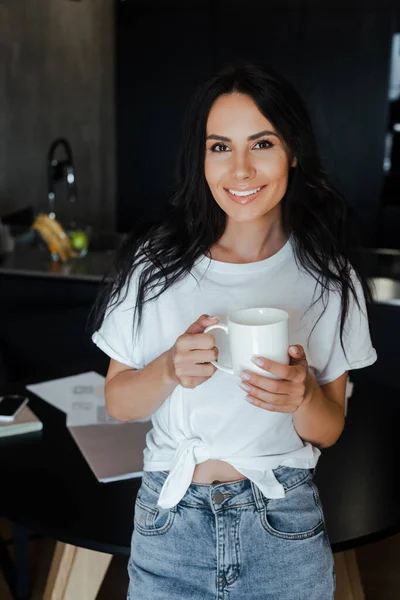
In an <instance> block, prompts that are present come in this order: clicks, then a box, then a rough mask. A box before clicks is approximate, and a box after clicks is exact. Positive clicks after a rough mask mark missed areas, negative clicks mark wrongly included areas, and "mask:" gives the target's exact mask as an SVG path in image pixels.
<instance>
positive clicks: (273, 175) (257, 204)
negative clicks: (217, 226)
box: [205, 93, 296, 222]
mask: <svg viewBox="0 0 400 600" xmlns="http://www.w3.org/2000/svg"><path fill="white" fill-rule="evenodd" d="M206 138H207V141H206V154H205V177H206V180H207V183H208V185H209V187H210V190H211V193H212V195H213V196H214V199H215V201H216V202H217V204H218V205H219V206H220V207H221V209H222V210H223V211H224V212H225V213H226V214H227V216H228V218H231V219H233V220H234V221H237V222H249V221H255V220H260V219H262V218H263V217H265V216H266V215H267V214H268V213H271V211H272V213H271V216H272V214H273V213H276V214H277V215H278V214H280V208H279V203H280V201H281V200H282V198H283V196H284V195H285V192H286V188H287V183H288V171H289V159H288V152H287V150H286V147H285V145H284V142H283V140H282V139H281V138H280V136H279V135H278V133H277V132H276V130H275V128H274V127H273V126H272V124H271V123H270V122H269V121H268V119H266V118H265V117H264V115H263V114H262V113H261V112H260V111H259V109H258V107H257V105H256V104H255V103H254V101H253V100H252V99H251V98H250V97H249V96H246V95H244V94H239V93H232V94H225V95H223V96H220V97H219V98H218V99H217V100H216V101H215V102H214V104H213V105H212V107H211V110H210V113H209V115H208V120H207V134H206ZM295 164H296V162H295V159H294V161H293V162H292V166H295Z"/></svg>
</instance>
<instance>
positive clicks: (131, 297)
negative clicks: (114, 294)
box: [92, 272, 144, 369]
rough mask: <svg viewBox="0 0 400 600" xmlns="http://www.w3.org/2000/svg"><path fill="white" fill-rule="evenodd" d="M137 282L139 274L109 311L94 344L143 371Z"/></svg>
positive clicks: (116, 358)
mask: <svg viewBox="0 0 400 600" xmlns="http://www.w3.org/2000/svg"><path fill="white" fill-rule="evenodd" d="M137 281H138V275H137V274H136V272H134V274H133V275H132V277H131V280H130V282H129V284H128V285H127V288H125V289H124V290H122V292H121V296H120V300H119V301H118V302H116V303H114V304H112V305H111V306H109V307H108V308H107V310H106V313H105V316H104V319H103V322H102V324H101V327H100V328H99V329H98V330H97V331H96V332H95V333H94V334H93V336H92V341H93V342H94V343H95V344H96V346H98V347H99V348H100V350H102V351H103V352H105V354H107V356H109V357H110V358H112V359H114V360H117V361H118V362H120V363H122V364H124V365H127V366H128V367H132V368H134V369H142V368H143V367H144V364H143V347H142V336H141V333H140V330H139V331H137V324H136V323H135V322H134V318H135V305H136V298H137ZM121 299H122V301H121Z"/></svg>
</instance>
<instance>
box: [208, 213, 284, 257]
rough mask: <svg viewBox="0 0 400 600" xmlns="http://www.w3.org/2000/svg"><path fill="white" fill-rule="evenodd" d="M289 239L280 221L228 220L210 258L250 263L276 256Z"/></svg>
mask: <svg viewBox="0 0 400 600" xmlns="http://www.w3.org/2000/svg"><path fill="white" fill-rule="evenodd" d="M288 239H289V234H288V233H285V232H284V231H283V228H282V223H281V220H280V219H278V220H276V221H274V222H272V223H269V224H267V226H266V224H265V223H259V222H249V223H238V222H237V221H231V220H229V221H228V222H227V226H226V228H225V231H224V233H223V235H222V236H221V238H220V239H219V240H218V241H217V242H216V243H215V244H214V246H213V247H212V248H210V250H211V254H212V258H214V259H215V260H221V261H224V262H234V263H251V262H257V261H260V260H264V259H266V258H269V257H270V256H272V255H273V254H276V253H277V252H278V251H279V250H280V249H281V248H282V246H284V245H285V243H286V242H287V240H288Z"/></svg>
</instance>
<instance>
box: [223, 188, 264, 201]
mask: <svg viewBox="0 0 400 600" xmlns="http://www.w3.org/2000/svg"><path fill="white" fill-rule="evenodd" d="M265 187H266V186H265V185H262V186H261V187H258V188H252V189H246V190H235V189H231V188H229V189H228V188H224V190H225V192H226V193H227V195H228V196H229V198H230V199H231V200H233V201H234V202H236V204H250V202H253V200H255V199H256V198H257V197H258V195H259V193H260V192H261V191H262V190H263V189H264V188H265Z"/></svg>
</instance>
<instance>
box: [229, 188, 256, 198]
mask: <svg viewBox="0 0 400 600" xmlns="http://www.w3.org/2000/svg"><path fill="white" fill-rule="evenodd" d="M260 190H261V188H260V187H259V188H257V189H256V190H250V191H246V192H238V191H236V190H228V191H229V193H230V194H232V195H233V196H251V195H252V194H256V193H257V192H259V191H260Z"/></svg>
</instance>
